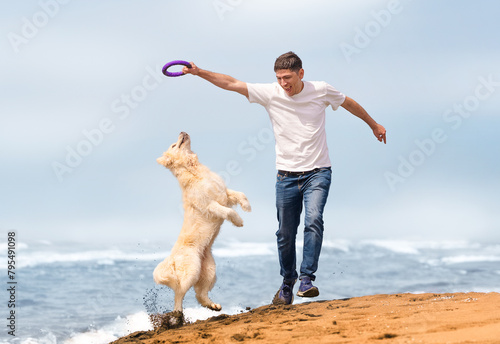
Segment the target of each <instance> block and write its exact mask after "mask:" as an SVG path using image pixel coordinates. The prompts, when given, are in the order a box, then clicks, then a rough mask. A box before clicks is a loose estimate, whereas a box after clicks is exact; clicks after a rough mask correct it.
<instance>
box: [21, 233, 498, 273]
mask: <svg viewBox="0 0 500 344" xmlns="http://www.w3.org/2000/svg"><path fill="white" fill-rule="evenodd" d="M20 247H22V248H20V251H21V252H22V258H23V259H22V260H19V263H18V264H19V265H18V268H26V267H34V266H38V265H47V264H55V263H79V262H95V263H96V264H98V265H113V264H115V263H116V262H117V261H162V260H163V259H165V257H167V256H168V255H169V254H170V252H169V251H162V252H161V251H159V249H158V247H157V246H153V245H152V244H150V245H142V246H141V247H140V250H139V249H138V248H133V249H130V250H125V249H124V248H110V249H101V250H98V249H93V250H89V249H85V248H80V249H78V247H75V248H74V249H73V250H72V251H69V250H68V247H67V246H66V247H64V248H65V249H66V252H64V250H58V249H56V247H58V245H56V244H52V243H47V244H44V245H42V246H41V247H39V248H32V247H28V245H26V244H22V245H21V246H20ZM323 247H324V248H325V249H333V250H340V251H342V252H345V253H347V252H350V251H352V250H356V249H364V248H366V247H375V248H377V249H382V250H386V251H390V252H394V253H397V254H404V255H412V256H417V255H426V254H427V253H428V252H430V251H435V252H439V255H441V257H427V258H428V259H429V261H430V262H431V264H432V263H435V260H436V259H437V260H438V261H440V262H442V263H448V264H451V263H454V262H455V261H460V260H461V259H462V260H463V259H484V257H483V258H480V257H481V256H465V257H469V258H463V257H464V256H460V255H456V256H450V257H447V258H443V257H444V256H445V254H444V253H445V252H452V251H453V250H457V251H463V254H464V255H466V254H469V253H471V252H479V251H481V252H485V253H484V254H485V255H488V256H485V257H489V258H486V259H490V260H493V261H498V257H499V254H500V246H499V245H496V246H495V245H490V246H482V245H481V244H478V243H471V242H466V241H444V242H440V241H410V240H363V241H360V242H351V241H348V240H325V241H324V242H323ZM297 249H299V250H300V249H302V240H300V239H299V240H297ZM485 250H488V251H485ZM61 251H62V252H61ZM212 251H213V254H214V256H215V257H216V258H217V257H222V258H233V257H251V256H275V255H276V254H277V249H276V243H275V242H274V241H272V242H242V241H236V240H233V241H220V242H216V244H215V245H214V247H213V250H212ZM325 251H326V250H325ZM325 253H326V252H325ZM454 253H457V252H454ZM474 257H475V258H474ZM478 257H479V258H478Z"/></svg>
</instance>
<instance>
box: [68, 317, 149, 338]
mask: <svg viewBox="0 0 500 344" xmlns="http://www.w3.org/2000/svg"><path fill="white" fill-rule="evenodd" d="M152 329H153V326H152V325H151V323H150V321H149V316H148V315H147V313H146V312H139V313H135V314H131V315H129V316H127V317H125V318H122V317H117V318H116V319H115V321H113V322H112V323H111V324H108V325H105V326H103V327H102V328H99V329H92V330H89V331H87V332H84V333H77V334H73V335H72V336H71V338H69V339H67V340H65V341H64V344H88V343H93V344H107V343H109V342H111V341H114V340H117V339H118V338H120V337H123V336H126V335H128V334H130V333H133V332H137V331H150V330H152Z"/></svg>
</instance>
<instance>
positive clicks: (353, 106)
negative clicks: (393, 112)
mask: <svg viewBox="0 0 500 344" xmlns="http://www.w3.org/2000/svg"><path fill="white" fill-rule="evenodd" d="M341 106H342V107H343V108H344V109H346V110H347V111H349V112H350V113H352V114H353V115H354V116H356V117H359V118H361V119H362V120H363V121H365V122H366V124H368V125H369V126H370V128H371V129H372V130H373V134H374V135H375V137H376V138H377V139H378V140H379V141H380V142H384V143H386V138H385V128H384V127H383V126H381V125H380V124H378V123H377V122H375V120H374V119H373V118H371V116H370V115H369V114H368V112H366V110H365V109H364V108H363V107H362V106H361V105H359V104H358V103H357V102H356V101H355V100H354V99H352V98H349V97H345V100H344V103H342V105H341Z"/></svg>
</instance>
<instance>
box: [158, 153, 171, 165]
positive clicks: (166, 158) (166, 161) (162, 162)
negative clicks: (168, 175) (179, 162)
mask: <svg viewBox="0 0 500 344" xmlns="http://www.w3.org/2000/svg"><path fill="white" fill-rule="evenodd" d="M156 162H158V163H159V164H160V165H163V166H165V167H166V168H170V166H172V158H171V157H170V156H168V155H163V156H161V157H159V158H158V159H156Z"/></svg>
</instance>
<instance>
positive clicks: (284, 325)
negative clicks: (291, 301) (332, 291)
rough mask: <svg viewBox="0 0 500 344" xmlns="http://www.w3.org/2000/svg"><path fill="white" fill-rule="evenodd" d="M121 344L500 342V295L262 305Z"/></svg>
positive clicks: (125, 339)
mask: <svg viewBox="0 0 500 344" xmlns="http://www.w3.org/2000/svg"><path fill="white" fill-rule="evenodd" d="M165 327H166V326H165V325H164V326H163V327H162V328H157V329H156V330H155V331H147V332H145V331H144V332H135V333H132V334H130V335H129V336H126V337H123V338H120V339H118V340H116V341H114V342H112V343H113V344H123V343H145V344H160V343H238V342H247V343H273V344H275V343H356V344H362V343H426V344H427V343H439V344H444V343H453V344H454V343H488V344H494V343H495V344H498V343H500V294H499V293H452V294H431V293H428V294H395V295H373V296H363V297H356V298H350V299H342V300H331V301H311V302H308V303H302V304H297V305H290V306H273V305H269V306H262V307H259V308H255V309H251V310H249V311H248V312H245V313H241V314H237V315H231V316H228V315H224V314H223V315H220V316H216V317H213V318H210V319H207V320H203V321H197V322H194V323H190V324H185V325H184V326H182V327H179V328H173V329H172V328H171V329H165Z"/></svg>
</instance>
